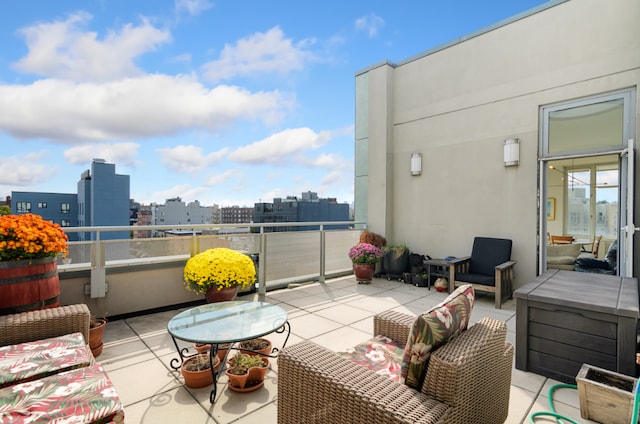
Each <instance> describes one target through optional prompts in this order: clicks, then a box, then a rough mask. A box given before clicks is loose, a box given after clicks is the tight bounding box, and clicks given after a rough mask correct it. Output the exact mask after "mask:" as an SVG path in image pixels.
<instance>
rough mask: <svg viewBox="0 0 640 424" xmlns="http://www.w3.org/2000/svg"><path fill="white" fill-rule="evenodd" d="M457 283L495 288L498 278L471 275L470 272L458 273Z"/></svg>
mask: <svg viewBox="0 0 640 424" xmlns="http://www.w3.org/2000/svg"><path fill="white" fill-rule="evenodd" d="M456 281H463V282H465V283H472V284H482V285H483V286H495V285H496V278H495V274H494V275H491V276H489V275H482V274H471V273H468V272H458V273H456Z"/></svg>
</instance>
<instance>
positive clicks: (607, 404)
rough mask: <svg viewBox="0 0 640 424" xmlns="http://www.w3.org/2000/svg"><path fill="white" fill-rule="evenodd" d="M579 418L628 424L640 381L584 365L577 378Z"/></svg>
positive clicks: (606, 422) (607, 423)
mask: <svg viewBox="0 0 640 424" xmlns="http://www.w3.org/2000/svg"><path fill="white" fill-rule="evenodd" d="M576 382H577V385H578V397H579V399H580V416H582V418H585V419H588V420H592V421H597V422H599V423H603V424H628V423H629V422H631V417H632V415H633V401H634V393H635V388H636V384H638V380H637V379H636V378H633V377H629V376H626V375H624V374H619V373H617V372H613V371H609V370H605V369H603V368H598V367H594V366H593V365H588V364H583V365H582V368H580V371H579V372H578V375H577V376H576Z"/></svg>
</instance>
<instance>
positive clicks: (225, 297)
mask: <svg viewBox="0 0 640 424" xmlns="http://www.w3.org/2000/svg"><path fill="white" fill-rule="evenodd" d="M236 294H238V286H233V287H225V288H223V289H221V290H218V288H217V287H211V288H209V290H207V292H206V293H205V295H204V297H205V299H207V303H215V302H227V301H229V300H233V299H235V298H236Z"/></svg>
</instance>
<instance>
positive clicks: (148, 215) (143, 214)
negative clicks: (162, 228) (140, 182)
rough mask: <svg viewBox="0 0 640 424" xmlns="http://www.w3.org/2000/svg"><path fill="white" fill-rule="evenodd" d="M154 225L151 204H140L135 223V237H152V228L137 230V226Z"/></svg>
mask: <svg viewBox="0 0 640 424" xmlns="http://www.w3.org/2000/svg"><path fill="white" fill-rule="evenodd" d="M144 225H153V212H152V211H151V206H150V205H140V207H139V208H138V211H137V213H136V222H135V224H133V227H134V230H133V238H151V237H152V236H153V232H152V231H151V230H136V229H135V227H140V226H144Z"/></svg>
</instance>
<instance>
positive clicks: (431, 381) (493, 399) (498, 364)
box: [422, 318, 514, 423]
mask: <svg viewBox="0 0 640 424" xmlns="http://www.w3.org/2000/svg"><path fill="white" fill-rule="evenodd" d="M506 333H507V326H506V323H504V322H502V321H499V320H495V319H493V318H483V319H482V320H481V321H480V322H479V323H477V324H475V325H473V326H471V327H470V328H469V329H468V330H467V331H465V333H463V335H461V336H459V337H457V338H456V339H454V340H452V341H450V342H449V343H447V344H446V345H444V346H443V347H441V348H440V349H438V350H437V351H436V352H434V354H433V355H432V356H431V359H430V361H429V368H428V369H427V376H426V378H425V381H424V384H423V388H422V392H423V393H425V394H427V395H428V396H430V397H433V398H435V399H437V400H439V401H441V402H443V403H446V404H447V405H449V406H451V411H450V414H451V420H452V421H455V422H482V423H503V422H504V421H505V420H506V419H507V415H508V413H509V392H510V385H511V371H512V367H513V352H514V349H513V345H512V344H510V343H508V342H506V341H505V340H506Z"/></svg>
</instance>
